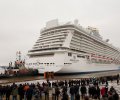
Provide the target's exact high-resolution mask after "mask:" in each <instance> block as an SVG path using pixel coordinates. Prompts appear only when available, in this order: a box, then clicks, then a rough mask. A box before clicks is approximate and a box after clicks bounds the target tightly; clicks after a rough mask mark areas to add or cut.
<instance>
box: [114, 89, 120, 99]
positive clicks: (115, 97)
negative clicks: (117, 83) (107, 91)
mask: <svg viewBox="0 0 120 100" xmlns="http://www.w3.org/2000/svg"><path fill="white" fill-rule="evenodd" d="M113 99H114V100H119V95H118V93H117V92H116V91H115V92H114V93H113Z"/></svg>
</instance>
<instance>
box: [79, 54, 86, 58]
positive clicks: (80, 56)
mask: <svg viewBox="0 0 120 100" xmlns="http://www.w3.org/2000/svg"><path fill="white" fill-rule="evenodd" d="M77 57H78V58H85V56H82V55H77Z"/></svg>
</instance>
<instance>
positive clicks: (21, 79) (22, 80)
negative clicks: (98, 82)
mask: <svg viewBox="0 0 120 100" xmlns="http://www.w3.org/2000/svg"><path fill="white" fill-rule="evenodd" d="M119 73H120V71H108V72H99V73H89V74H77V75H64V76H54V79H49V80H50V81H55V80H68V79H81V78H93V77H102V76H112V75H117V74H119ZM43 81H46V79H44V76H28V77H14V78H5V79H0V84H9V83H13V82H19V83H25V82H26V83H32V82H33V83H37V82H40V83H41V82H43Z"/></svg>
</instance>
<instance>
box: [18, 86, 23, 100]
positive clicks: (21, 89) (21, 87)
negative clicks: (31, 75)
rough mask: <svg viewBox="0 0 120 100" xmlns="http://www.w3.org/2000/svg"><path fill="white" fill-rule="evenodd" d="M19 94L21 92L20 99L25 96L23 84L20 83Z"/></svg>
mask: <svg viewBox="0 0 120 100" xmlns="http://www.w3.org/2000/svg"><path fill="white" fill-rule="evenodd" d="M18 94H19V99H20V100H22V99H23V98H24V90H23V85H22V84H20V85H19V87H18Z"/></svg>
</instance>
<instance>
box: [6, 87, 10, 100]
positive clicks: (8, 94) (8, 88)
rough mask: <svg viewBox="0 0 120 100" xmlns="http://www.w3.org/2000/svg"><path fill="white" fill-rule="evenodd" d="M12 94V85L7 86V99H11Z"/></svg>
mask: <svg viewBox="0 0 120 100" xmlns="http://www.w3.org/2000/svg"><path fill="white" fill-rule="evenodd" d="M10 95H11V87H10V86H6V100H10Z"/></svg>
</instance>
